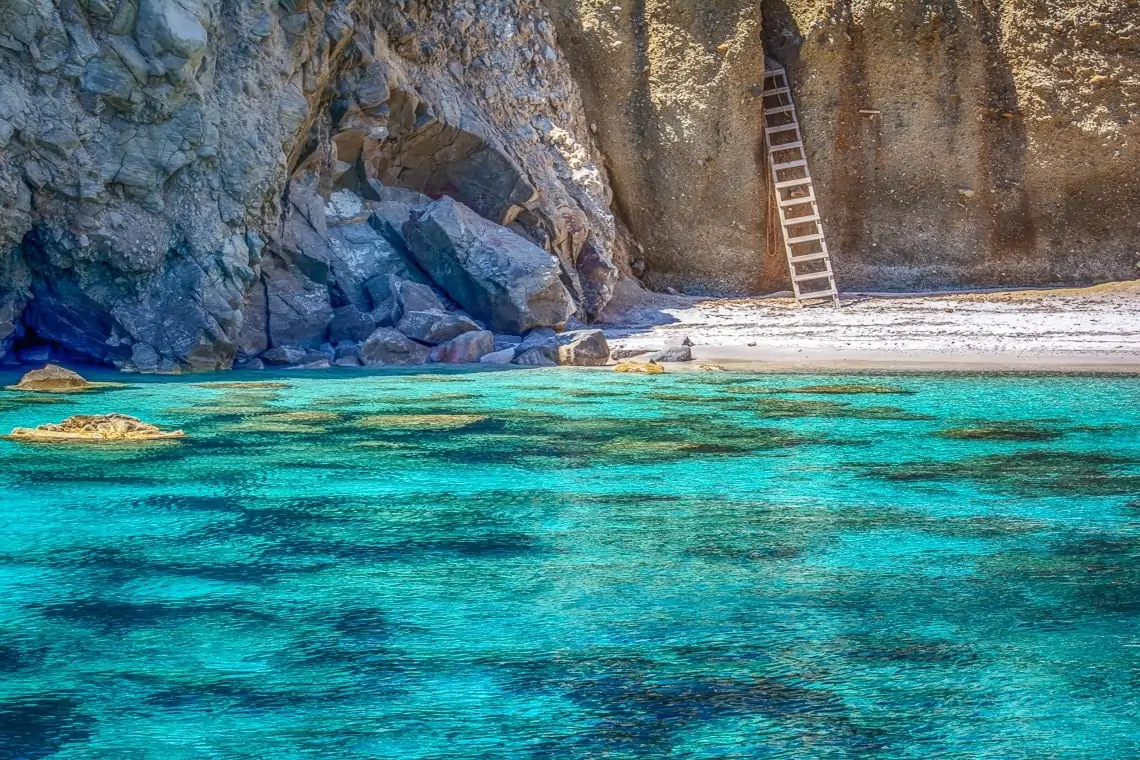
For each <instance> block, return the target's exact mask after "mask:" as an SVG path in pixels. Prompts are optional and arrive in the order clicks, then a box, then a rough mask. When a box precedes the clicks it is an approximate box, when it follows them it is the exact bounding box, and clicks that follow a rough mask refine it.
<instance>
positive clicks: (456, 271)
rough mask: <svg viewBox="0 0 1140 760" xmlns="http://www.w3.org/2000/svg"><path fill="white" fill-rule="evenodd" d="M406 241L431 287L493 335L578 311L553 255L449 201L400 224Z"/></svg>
mask: <svg viewBox="0 0 1140 760" xmlns="http://www.w3.org/2000/svg"><path fill="white" fill-rule="evenodd" d="M404 237H405V239H406V240H407V243H408V250H409V252H410V253H411V255H412V257H413V258H414V259H415V261H416V263H417V264H419V266H420V267H421V268H423V270H424V271H425V272H427V273H428V274H429V275H430V276H431V278H432V279H433V280H434V281H435V283H436V284H437V285H439V286H440V287H441V288H443V290H444V291H445V292H446V293H447V294H448V296H450V297H451V298H452V299H454V300H455V301H456V302H457V303H458V304H459V305H460V306H462V307H463V308H464V309H466V310H467V311H468V312H470V313H471V314H472V315H473V316H475V317H476V318H477V319H480V320H482V321H484V322H486V323H487V324H489V325H491V326H492V327H493V328H494V329H495V330H498V331H500V332H507V333H520V334H521V333H525V332H527V331H529V330H533V329H534V328H536V327H561V326H562V325H564V324H566V320H567V319H569V318H570V316H571V315H572V314H573V313H574V312H575V310H576V308H575V305H574V301H573V299H572V298H571V296H570V293H569V292H568V291H567V290H566V286H565V285H563V284H562V280H561V279H560V276H559V275H560V272H559V265H558V260H557V259H556V258H555V257H553V256H551V255H550V254H549V253H547V252H546V251H544V250H542V249H541V248H539V247H538V246H536V245H535V244H534V243H531V242H530V241H528V240H526V239H524V238H522V237H520V236H518V235H516V234H515V233H513V232H511V231H510V230H508V229H506V228H504V227H501V226H499V225H497V224H494V223H492V222H489V221H487V220H486V219H484V218H482V217H481V216H479V215H478V214H476V213H475V212H474V211H472V210H471V209H469V208H467V207H466V206H464V205H463V204H461V203H458V202H457V201H455V200H452V199H451V198H441V199H440V200H438V201H436V202H435V203H433V204H432V205H431V206H430V207H428V209H427V210H426V211H425V212H423V213H422V214H420V215H419V216H417V217H416V218H414V219H413V220H412V221H410V222H408V223H407V224H406V225H404Z"/></svg>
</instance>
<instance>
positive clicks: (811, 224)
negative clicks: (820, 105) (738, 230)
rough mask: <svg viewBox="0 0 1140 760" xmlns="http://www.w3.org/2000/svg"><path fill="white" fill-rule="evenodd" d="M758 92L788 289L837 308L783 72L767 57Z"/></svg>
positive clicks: (828, 258) (804, 299)
mask: <svg viewBox="0 0 1140 760" xmlns="http://www.w3.org/2000/svg"><path fill="white" fill-rule="evenodd" d="M763 92H764V94H763V100H764V143H765V145H766V146H767V148H768V166H769V168H770V170H771V171H770V178H771V184H770V186H769V191H770V192H769V194H770V195H771V196H772V197H773V198H774V200H775V206H776V211H777V213H778V214H779V217H780V228H781V229H782V230H783V237H784V251H785V252H786V253H787V255H788V271H789V273H790V274H791V276H792V291H793V292H794V293H795V295H796V301H798V302H799V303H800V304H803V303H804V302H807V301H819V300H821V299H828V300H830V301H831V302H832V303H833V304H835V306H837V307H838V306H839V289H838V288H837V287H836V285H835V273H834V272H833V271H832V269H831V254H830V253H829V252H828V250H827V241H826V240H824V236H823V219H822V218H821V217H820V215H819V206H818V205H817V204H816V197H815V187H814V186H813V185H812V181H811V172H810V171H808V162H807V152H806V151H805V150H804V138H803V135H802V134H801V133H800V122H799V119H798V118H797V117H796V106H795V104H794V103H793V102H792V91H791V88H790V87H789V85H788V74H787V72H786V71H785V70H784V69H783V68H782V67H781V66H780V65H779V64H777V63H775V62H774V61H772V60H770V59H769V60H768V62H767V66H766V70H765V72H764V91H763Z"/></svg>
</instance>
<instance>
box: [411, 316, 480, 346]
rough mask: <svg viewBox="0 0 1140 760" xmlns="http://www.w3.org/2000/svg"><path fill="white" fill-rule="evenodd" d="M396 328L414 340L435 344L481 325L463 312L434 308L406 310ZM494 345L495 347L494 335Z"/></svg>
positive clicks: (472, 330) (476, 328) (477, 328)
mask: <svg viewBox="0 0 1140 760" xmlns="http://www.w3.org/2000/svg"><path fill="white" fill-rule="evenodd" d="M396 329H398V330H399V331H400V332H402V333H403V334H404V335H407V336H408V337H409V338H411V339H412V340H417V341H419V342H420V343H427V344H428V345H432V346H435V345H439V344H440V343H446V342H447V341H449V340H452V339H453V338H457V337H459V336H460V335H462V334H463V333H468V332H475V331H478V330H479V325H477V324H475V323H474V322H472V321H471V319H469V318H468V317H466V316H464V315H462V314H452V313H449V312H446V311H440V310H438V309H432V310H430V311H407V312H404V316H403V317H402V318H401V319H400V322H399V324H397V325H396ZM492 347H494V338H493V337H492Z"/></svg>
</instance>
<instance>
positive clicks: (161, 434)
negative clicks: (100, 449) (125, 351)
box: [9, 414, 186, 443]
mask: <svg viewBox="0 0 1140 760" xmlns="http://www.w3.org/2000/svg"><path fill="white" fill-rule="evenodd" d="M9 437H10V438H11V439H12V440H16V441H37V442H45V443H52V442H69V441H93V442H95V441H97V442H116V441H166V440H177V439H180V438H185V437H186V434H185V433H183V432H182V431H181V430H173V431H170V432H166V431H163V430H160V429H159V428H157V427H155V426H154V425H150V424H148V423H146V422H142V421H141V420H139V419H137V418H135V417H128V416H127V415H125V414H99V415H87V414H83V415H76V416H74V417H68V418H67V419H66V420H64V421H63V422H61V423H59V424H58V425H56V424H47V425H40V426H39V427H37V428H16V429H15V430H13V431H12V433H11V435H10V436H9Z"/></svg>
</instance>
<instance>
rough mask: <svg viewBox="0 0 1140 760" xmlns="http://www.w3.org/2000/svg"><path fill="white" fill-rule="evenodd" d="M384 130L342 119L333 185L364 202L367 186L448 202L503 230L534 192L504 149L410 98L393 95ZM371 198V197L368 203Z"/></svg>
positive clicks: (368, 193)
mask: <svg viewBox="0 0 1140 760" xmlns="http://www.w3.org/2000/svg"><path fill="white" fill-rule="evenodd" d="M386 105H387V111H388V113H387V120H386V123H384V124H376V123H371V124H370V123H367V122H366V121H361V120H359V119H355V118H353V117H352V114H346V115H345V116H344V117H343V118H342V119H341V120H340V123H339V125H338V128H337V131H336V133H335V134H334V135H333V136H332V142H333V145H334V146H335V155H336V161H337V163H338V165H339V166H341V167H346V168H347V167H351V168H347V170H346V171H344V172H343V173H341V174H340V175H339V176H338V177H337V179H336V181H335V184H334V187H336V188H338V189H346V190H352V191H353V192H355V193H357V194H358V195H361V196H362V197H365V198H370V196H372V195H374V194H375V191H374V190H373V189H372V188H371V186H370V184H369V180H376V181H379V182H380V183H381V184H382V185H385V186H388V187H401V188H405V189H408V190H414V191H416V192H420V193H423V194H424V195H427V196H428V197H431V198H440V197H442V196H445V195H446V196H450V197H452V198H454V199H455V200H457V201H459V202H460V203H462V204H464V205H465V206H468V207H469V208H471V209H472V210H473V211H475V212H476V213H477V214H479V215H480V216H482V217H484V218H486V219H489V220H490V221H493V222H495V223H497V224H501V225H504V226H509V225H511V224H513V223H514V222H515V221H516V220H518V219H519V217H520V215H522V214H523V213H525V212H526V210H527V209H529V208H530V207H531V206H533V204H534V202H535V201H536V200H538V195H539V194H538V191H537V190H536V189H535V188H534V186H533V185H531V184H530V183H529V182H528V181H527V180H526V178H525V177H524V175H523V172H522V170H521V169H520V168H519V167H518V165H516V164H515V162H514V161H513V160H512V159H511V158H510V157H508V156H507V155H506V154H505V153H504V152H503V151H501V150H499V149H498V148H496V147H495V146H493V145H491V144H490V143H488V142H487V140H486V139H484V138H483V137H482V136H480V135H478V134H476V133H475V132H472V131H470V130H467V129H463V128H461V127H459V126H456V125H454V124H450V123H448V122H446V121H444V120H442V119H440V118H439V117H437V116H436V115H434V114H433V113H432V111H431V109H430V108H428V107H427V106H426V104H425V103H423V102H422V101H421V100H420V99H419V98H418V97H417V96H416V95H415V94H413V93H410V92H407V91H403V90H393V91H392V93H391V97H390V98H389V100H388V102H387V104H386ZM371 199H372V200H378V198H371Z"/></svg>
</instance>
